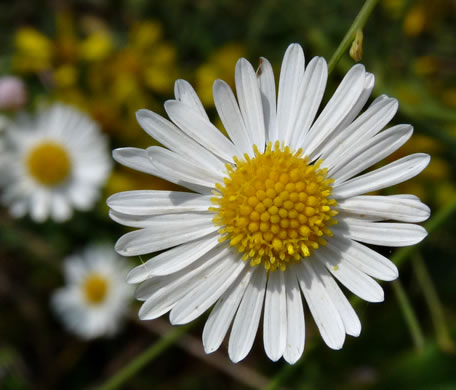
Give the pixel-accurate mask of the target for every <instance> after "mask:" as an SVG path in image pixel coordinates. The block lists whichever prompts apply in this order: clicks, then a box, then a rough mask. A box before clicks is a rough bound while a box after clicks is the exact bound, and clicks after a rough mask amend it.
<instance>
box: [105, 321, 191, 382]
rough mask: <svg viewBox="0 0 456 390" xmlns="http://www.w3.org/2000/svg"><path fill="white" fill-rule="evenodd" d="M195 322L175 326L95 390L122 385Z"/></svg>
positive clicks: (173, 342)
mask: <svg viewBox="0 0 456 390" xmlns="http://www.w3.org/2000/svg"><path fill="white" fill-rule="evenodd" d="M196 323H197V321H193V322H192V323H190V324H187V325H183V326H176V327H175V328H174V329H173V330H172V331H170V332H169V333H168V334H167V335H165V336H163V337H162V338H160V339H159V340H158V341H157V342H156V343H155V344H152V345H151V346H150V347H149V348H147V349H146V350H145V351H144V352H142V353H141V354H140V355H139V356H137V357H136V358H135V359H134V360H133V361H132V362H131V363H130V364H128V365H126V366H125V367H123V368H122V369H121V370H120V371H119V372H118V373H117V374H115V375H114V376H112V377H111V378H109V379H108V380H107V381H106V382H105V383H103V384H102V385H101V386H99V387H97V390H114V389H118V388H120V386H122V385H124V384H125V383H126V382H127V381H128V380H129V379H130V378H132V377H133V376H135V375H136V374H137V373H138V372H139V371H141V369H143V368H144V367H145V366H146V365H147V364H149V363H150V362H151V361H152V360H154V359H155V358H157V357H158V356H160V354H161V353H163V352H164V351H166V350H167V349H168V348H170V347H171V346H173V345H174V344H175V343H176V342H177V340H179V339H180V338H181V337H182V336H183V335H184V334H185V333H187V331H188V330H189V329H190V328H191V327H192V326H194V325H195V324H196Z"/></svg>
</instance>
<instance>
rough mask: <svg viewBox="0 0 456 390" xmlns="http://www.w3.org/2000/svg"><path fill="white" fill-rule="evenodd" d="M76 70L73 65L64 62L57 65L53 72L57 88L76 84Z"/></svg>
mask: <svg viewBox="0 0 456 390" xmlns="http://www.w3.org/2000/svg"><path fill="white" fill-rule="evenodd" d="M77 79H78V70H77V68H76V67H75V66H73V65H69V64H65V65H62V66H60V67H58V68H57V69H56V70H55V72H54V81H55V84H56V86H57V87H58V88H68V87H72V86H73V85H75V84H76V82H77Z"/></svg>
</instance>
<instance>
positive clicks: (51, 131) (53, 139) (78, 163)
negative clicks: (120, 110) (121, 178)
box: [0, 103, 111, 222]
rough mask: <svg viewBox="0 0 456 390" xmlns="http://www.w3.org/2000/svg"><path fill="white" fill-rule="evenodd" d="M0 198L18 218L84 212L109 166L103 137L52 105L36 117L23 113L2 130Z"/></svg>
mask: <svg viewBox="0 0 456 390" xmlns="http://www.w3.org/2000/svg"><path fill="white" fill-rule="evenodd" d="M5 136H6V137H5V138H6V145H5V148H6V150H7V152H6V156H5V163H4V164H3V166H2V167H1V169H0V171H1V179H0V181H1V183H2V186H3V188H4V191H3V194H2V195H1V201H2V202H3V203H4V204H5V205H7V206H9V208H10V212H11V214H12V215H14V216H16V217H22V216H24V215H25V214H30V216H31V217H32V219H33V220H35V221H37V222H43V221H45V220H46V219H48V218H49V217H50V218H52V219H53V220H54V221H57V222H62V221H65V220H68V219H69V218H70V217H71V215H72V213H73V209H79V210H88V209H90V208H91V207H93V205H94V203H95V201H96V200H97V199H98V197H99V195H100V188H101V186H102V185H103V184H104V182H105V180H106V178H107V175H108V174H109V172H110V170H111V161H110V159H109V153H108V148H107V147H108V145H107V140H106V139H105V138H104V137H103V135H102V134H101V132H100V129H99V127H98V125H97V124H96V122H94V121H93V120H92V119H90V118H89V117H88V116H87V115H85V114H83V113H82V112H79V111H78V110H76V109H74V108H72V107H70V106H67V105H63V104H58V103H57V104H54V105H52V106H51V107H49V108H48V109H45V110H43V111H41V112H40V113H39V114H38V115H37V117H36V118H30V117H21V118H19V119H18V120H17V121H16V122H14V123H12V124H11V125H10V126H8V128H7V129H6V134H5Z"/></svg>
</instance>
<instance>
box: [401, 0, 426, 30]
mask: <svg viewBox="0 0 456 390" xmlns="http://www.w3.org/2000/svg"><path fill="white" fill-rule="evenodd" d="M425 26H426V10H425V8H424V7H423V6H422V5H421V4H417V5H415V6H413V7H412V8H411V9H410V11H409V12H408V14H407V16H406V17H405V19H404V24H403V28H404V32H405V33H406V34H407V35H409V36H412V37H414V36H417V35H420V34H421V33H422V32H423V31H424V28H425Z"/></svg>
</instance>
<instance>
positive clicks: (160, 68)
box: [144, 42, 177, 94]
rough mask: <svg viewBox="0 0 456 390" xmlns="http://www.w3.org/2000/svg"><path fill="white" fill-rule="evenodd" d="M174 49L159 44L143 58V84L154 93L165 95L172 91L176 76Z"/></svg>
mask: <svg viewBox="0 0 456 390" xmlns="http://www.w3.org/2000/svg"><path fill="white" fill-rule="evenodd" d="M176 73H177V71H176V48H175V47H174V46H173V45H171V44H170V43H167V42H160V43H159V44H157V45H155V46H154V47H153V48H151V50H150V51H149V52H148V53H147V56H146V57H145V58H144V83H145V85H146V86H147V87H149V88H150V89H152V90H153V91H155V92H158V93H161V94H165V93H168V92H170V91H172V89H173V85H174V79H175V76H176Z"/></svg>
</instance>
